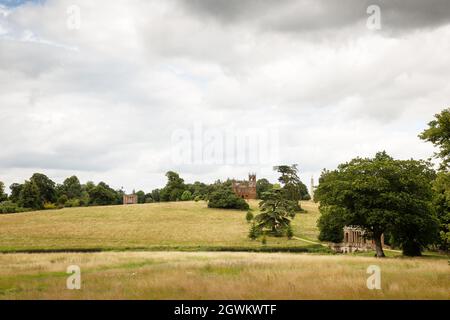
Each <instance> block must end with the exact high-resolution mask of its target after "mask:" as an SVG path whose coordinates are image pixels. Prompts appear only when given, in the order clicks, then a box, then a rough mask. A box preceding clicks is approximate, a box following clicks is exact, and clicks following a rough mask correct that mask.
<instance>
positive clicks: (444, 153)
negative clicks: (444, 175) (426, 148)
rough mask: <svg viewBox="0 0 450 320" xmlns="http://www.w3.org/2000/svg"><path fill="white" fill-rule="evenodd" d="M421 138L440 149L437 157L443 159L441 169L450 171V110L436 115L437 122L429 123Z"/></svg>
mask: <svg viewBox="0 0 450 320" xmlns="http://www.w3.org/2000/svg"><path fill="white" fill-rule="evenodd" d="M419 137H420V138H421V139H422V140H425V141H429V142H431V143H433V145H434V146H435V147H438V148H439V152H437V153H435V156H436V157H438V158H441V159H442V163H441V169H442V170H445V169H447V170H448V169H449V168H450V108H447V109H444V110H443V111H442V112H441V113H439V114H436V115H435V120H433V121H431V122H430V123H428V129H426V130H425V131H423V132H422V133H421V134H420V135H419Z"/></svg>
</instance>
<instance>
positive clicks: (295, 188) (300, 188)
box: [274, 164, 310, 211]
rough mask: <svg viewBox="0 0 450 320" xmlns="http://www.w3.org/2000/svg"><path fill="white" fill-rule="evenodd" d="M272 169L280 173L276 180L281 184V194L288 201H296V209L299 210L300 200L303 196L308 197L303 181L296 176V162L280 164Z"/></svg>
mask: <svg viewBox="0 0 450 320" xmlns="http://www.w3.org/2000/svg"><path fill="white" fill-rule="evenodd" d="M274 170H275V171H277V172H279V173H280V174H281V176H280V178H278V181H279V182H280V183H281V184H282V186H283V187H282V192H283V196H284V197H285V198H286V199H287V200H290V201H293V202H295V203H296V206H295V208H296V211H300V210H301V207H300V204H299V201H300V200H303V199H304V198H310V197H309V193H308V188H307V187H306V186H305V184H304V183H303V182H301V180H300V178H299V176H298V168H297V165H296V164H293V165H290V166H288V165H281V166H276V167H274Z"/></svg>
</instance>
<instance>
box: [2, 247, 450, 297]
mask: <svg viewBox="0 0 450 320" xmlns="http://www.w3.org/2000/svg"><path fill="white" fill-rule="evenodd" d="M72 264H75V265H78V266H80V268H81V290H68V289H66V278H67V275H66V274H65V270H66V268H67V266H69V265H72ZM372 264H376V265H379V266H380V268H381V274H382V278H381V285H382V289H381V290H369V289H367V286H366V280H367V277H368V276H369V275H368V274H366V269H367V267H368V266H369V265H372ZM449 271H450V266H449V265H448V262H447V261H446V260H445V259H424V258H415V259H403V258H387V259H384V260H379V259H375V258H369V257H356V256H342V255H341V256H331V255H328V256H325V255H324V256H319V255H309V254H292V253H249V252H241V253H238V252H235V253H232V252H101V253H45V254H3V255H0V298H1V299H449V298H450V296H449V294H450V272H449Z"/></svg>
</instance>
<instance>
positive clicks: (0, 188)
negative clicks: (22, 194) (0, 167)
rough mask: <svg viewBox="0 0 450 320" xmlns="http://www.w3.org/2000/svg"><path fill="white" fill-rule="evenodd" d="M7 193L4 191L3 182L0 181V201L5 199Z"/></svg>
mask: <svg viewBox="0 0 450 320" xmlns="http://www.w3.org/2000/svg"><path fill="white" fill-rule="evenodd" d="M7 199H8V195H7V194H6V193H5V184H4V183H3V182H1V181H0V202H3V201H6V200H7Z"/></svg>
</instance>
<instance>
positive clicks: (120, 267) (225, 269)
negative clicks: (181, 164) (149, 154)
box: [0, 201, 450, 299]
mask: <svg viewBox="0 0 450 320" xmlns="http://www.w3.org/2000/svg"><path fill="white" fill-rule="evenodd" d="M250 204H251V207H252V209H253V210H254V212H255V214H256V213H257V212H258V209H257V204H258V203H257V201H252V202H251V203H250ZM302 206H303V208H305V209H306V210H307V213H304V214H298V215H297V217H296V218H295V220H294V222H293V227H294V234H295V236H296V238H297V240H287V239H286V238H274V237H269V238H268V243H267V245H263V244H262V243H261V242H260V241H252V240H249V239H248V237H247V234H248V229H249V225H248V223H247V222H246V220H245V212H243V211H233V210H231V211H229V210H218V209H208V208H207V207H206V203H204V202H198V203H196V202H177V203H157V204H145V205H133V206H113V207H89V208H72V209H63V210H52V211H39V212H27V213H19V214H11V215H0V252H3V253H0V299H450V296H449V292H450V265H449V263H448V258H447V259H446V258H445V256H442V255H440V256H439V255H436V254H434V255H433V256H427V257H421V258H415V259H406V258H401V257H399V253H395V252H387V253H388V254H389V256H390V258H386V259H375V258H373V257H370V255H372V254H373V253H364V254H354V255H331V254H329V252H328V251H327V249H326V248H324V247H323V246H321V245H320V244H314V243H311V242H316V241H317V235H318V230H317V225H316V224H317V219H318V217H319V212H318V208H317V205H316V204H314V203H312V202H304V203H302ZM299 238H301V239H303V240H301V239H299ZM69 251H70V252H69ZM85 251H99V252H85ZM189 251H193V252H189ZM194 251H195V252H194ZM199 251H202V252H199ZM206 251H227V252H206ZM231 251H289V252H291V253H281V252H277V253H264V252H231ZM21 252H22V253H21ZM292 252H310V253H311V252H315V253H320V254H322V255H318V254H303V253H292ZM372 264H376V265H379V266H380V267H381V272H382V290H369V289H367V286H366V280H367V277H368V276H369V275H368V274H366V269H367V267H368V266H369V265H372ZM69 265H78V266H79V267H80V268H81V276H82V289H81V290H68V289H67V288H66V280H67V277H68V275H67V274H66V269H67V267H68V266H69Z"/></svg>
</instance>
